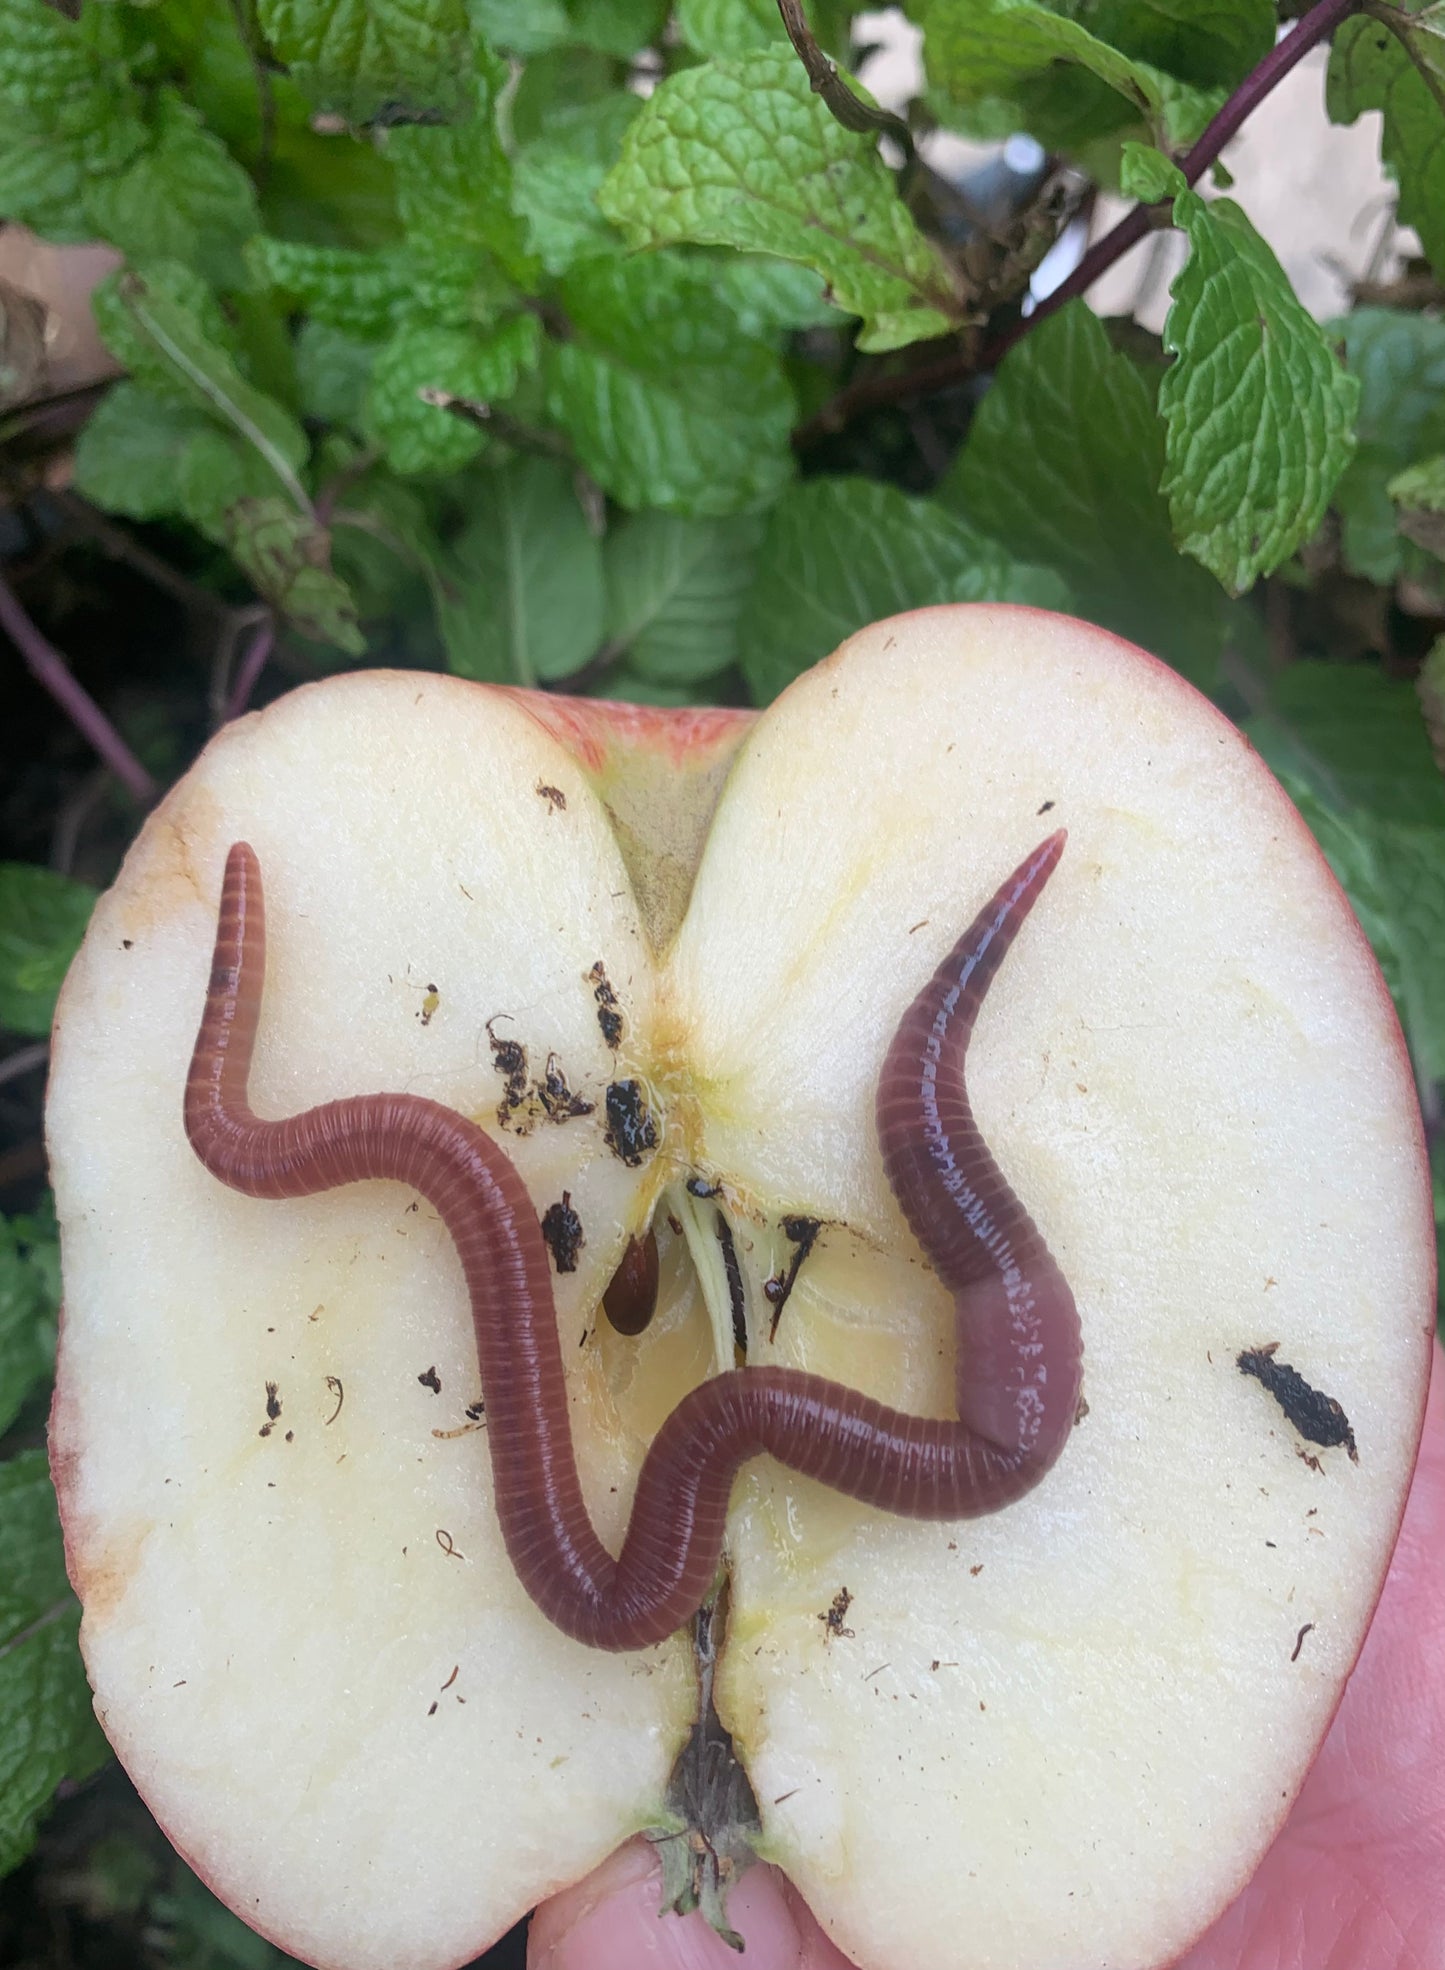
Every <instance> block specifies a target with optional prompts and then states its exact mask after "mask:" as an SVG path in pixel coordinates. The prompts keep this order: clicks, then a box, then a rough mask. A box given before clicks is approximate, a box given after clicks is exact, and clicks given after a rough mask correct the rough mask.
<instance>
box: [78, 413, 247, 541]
mask: <svg viewBox="0 0 1445 1970" xmlns="http://www.w3.org/2000/svg"><path fill="white" fill-rule="evenodd" d="M213 429H214V426H213V425H212V424H211V423H210V421H209V419H208V418H206V417H205V416H203V415H202V413H201V412H200V411H198V410H191V409H189V408H188V407H187V406H186V405H184V404H177V403H169V402H167V401H166V400H165V399H164V398H162V397H155V396H152V395H151V393H150V392H149V391H148V390H145V389H142V387H141V385H140V384H139V383H130V382H121V383H116V384H114V385H113V386H112V387H111V389H110V391H109V392H108V393H107V395H106V396H105V397H104V399H103V400H102V401H101V403H100V404H99V406H98V407H97V409H96V410H95V411H94V412H93V413H92V414H91V417H90V419H89V421H88V422H87V424H86V426H85V428H84V430H83V431H82V432H81V434H80V436H79V438H78V439H77V440H76V445H75V484H76V488H77V490H78V491H80V492H82V493H84V495H85V497H86V498H87V499H90V500H94V502H95V504H96V505H97V506H103V507H104V508H105V509H106V511H107V512H109V513H123V514H125V515H126V516H127V518H129V519H132V520H158V519H161V518H163V517H164V516H165V515H166V514H168V513H175V512H177V511H179V510H180V502H179V500H178V498H177V493H176V478H177V474H178V472H179V470H180V462H181V459H182V457H183V456H184V454H185V451H186V447H187V446H188V445H189V444H190V443H191V441H192V439H193V438H195V437H196V435H197V433H198V432H202V431H210V430H213Z"/></svg>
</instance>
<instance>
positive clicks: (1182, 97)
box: [923, 0, 1223, 146]
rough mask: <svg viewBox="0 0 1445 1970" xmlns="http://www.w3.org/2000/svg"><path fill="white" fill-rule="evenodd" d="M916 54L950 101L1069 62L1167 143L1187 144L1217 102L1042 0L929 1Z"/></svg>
mask: <svg viewBox="0 0 1445 1970" xmlns="http://www.w3.org/2000/svg"><path fill="white" fill-rule="evenodd" d="M923 59H924V63H925V65H926V67H927V70H928V75H929V79H930V81H931V82H933V83H934V84H936V85H937V86H938V87H939V88H941V89H942V90H944V91H945V92H946V94H947V95H948V96H949V97H951V98H952V100H953V101H954V102H957V103H963V104H968V103H977V102H981V101H984V100H986V99H987V98H989V97H994V96H1003V97H1008V96H1011V95H1014V94H1016V93H1018V91H1019V88H1020V85H1021V84H1025V83H1031V82H1033V81H1035V80H1036V79H1038V78H1041V77H1046V76H1047V75H1048V72H1049V71H1050V70H1051V69H1052V67H1053V64H1054V63H1056V62H1068V63H1072V64H1074V65H1076V66H1078V67H1079V68H1082V69H1085V70H1087V72H1088V73H1089V74H1090V75H1092V76H1094V77H1095V78H1096V79H1097V80H1098V81H1100V82H1102V83H1104V84H1105V85H1106V86H1107V87H1108V88H1110V89H1112V90H1113V91H1114V92H1115V94H1116V95H1118V96H1120V97H1122V98H1123V99H1124V101H1125V102H1126V103H1128V104H1130V105H1131V106H1132V108H1133V109H1134V110H1135V111H1136V112H1137V113H1138V114H1139V115H1140V116H1142V117H1143V118H1144V119H1145V120H1146V121H1147V122H1148V124H1149V125H1150V127H1151V129H1152V130H1153V131H1154V132H1155V133H1156V134H1157V135H1158V136H1160V137H1161V138H1163V139H1165V140H1167V141H1168V142H1169V143H1170V144H1171V145H1176V146H1177V145H1180V144H1185V143H1189V142H1192V140H1193V139H1194V138H1195V137H1196V136H1198V134H1199V132H1200V131H1201V130H1202V129H1203V128H1204V125H1205V124H1206V123H1207V122H1208V121H1209V118H1210V117H1211V116H1212V115H1213V114H1214V111H1215V110H1216V109H1217V108H1218V107H1219V104H1220V103H1221V102H1222V101H1223V94H1222V92H1221V91H1219V90H1207V91H1206V90H1199V89H1195V88H1192V87H1191V86H1190V85H1188V84H1187V83H1184V82H1181V81H1179V80H1178V79H1177V78H1176V77H1174V76H1170V75H1166V74H1164V73H1163V72H1162V71H1161V70H1159V69H1157V68H1155V67H1153V66H1152V64H1150V63H1148V62H1142V61H1135V60H1132V59H1131V58H1130V57H1129V56H1128V55H1125V54H1122V53H1121V52H1120V51H1119V49H1117V48H1114V47H1111V46H1110V45H1109V43H1108V42H1107V41H1103V40H1100V39H1099V37H1098V35H1096V34H1091V33H1090V32H1089V30H1088V29H1087V28H1086V27H1085V26H1084V25H1083V24H1082V22H1080V21H1078V20H1075V19H1073V18H1072V16H1070V15H1068V14H1063V13H1055V12H1054V11H1053V9H1052V8H1050V7H1048V6H1045V5H1044V4H1043V0H967V4H964V5H952V6H949V5H943V6H940V5H935V6H931V7H930V8H929V9H928V12H927V15H926V17H925V21H924V41H923Z"/></svg>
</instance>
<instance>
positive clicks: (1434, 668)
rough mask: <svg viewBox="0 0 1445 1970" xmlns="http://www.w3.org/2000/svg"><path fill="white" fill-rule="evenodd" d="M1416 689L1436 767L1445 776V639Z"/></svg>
mask: <svg viewBox="0 0 1445 1970" xmlns="http://www.w3.org/2000/svg"><path fill="white" fill-rule="evenodd" d="M1415 689H1416V691H1417V692H1418V693H1419V695H1420V709H1421V711H1422V712H1424V714H1425V730H1426V731H1427V732H1428V733H1429V734H1430V747H1431V750H1432V751H1433V753H1434V754H1435V764H1436V765H1437V766H1438V767H1439V768H1440V771H1441V772H1442V773H1445V636H1439V637H1437V638H1436V639H1435V642H1434V644H1433V645H1432V646H1431V649H1430V654H1429V655H1428V656H1427V657H1426V659H1425V661H1424V663H1422V664H1421V666H1420V675H1419V676H1418V677H1417V678H1416V679H1415Z"/></svg>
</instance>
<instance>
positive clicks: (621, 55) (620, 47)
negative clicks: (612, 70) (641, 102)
mask: <svg viewBox="0 0 1445 1970" xmlns="http://www.w3.org/2000/svg"><path fill="white" fill-rule="evenodd" d="M568 11H569V12H570V14H571V17H572V22H571V38H572V39H573V40H574V41H576V42H578V43H580V45H581V46H582V47H584V48H595V49H597V51H598V52H599V54H603V55H612V56H614V57H615V58H616V59H617V60H619V61H627V60H629V59H630V57H631V56H633V55H635V54H636V53H637V52H638V50H639V49H641V48H646V47H647V46H648V45H649V43H651V42H653V41H655V40H656V39H657V37H658V36H659V35H660V33H661V32H662V27H663V23H664V22H665V21H666V19H667V14H668V6H667V0H570V5H569V9H568Z"/></svg>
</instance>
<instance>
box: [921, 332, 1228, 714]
mask: <svg viewBox="0 0 1445 1970" xmlns="http://www.w3.org/2000/svg"><path fill="white" fill-rule="evenodd" d="M1163 470H1164V427H1163V425H1162V424H1161V423H1160V422H1159V419H1158V417H1157V416H1156V415H1155V412H1154V406H1153V403H1152V401H1151V398H1150V390H1149V386H1148V384H1147V383H1146V381H1145V379H1144V376H1143V375H1142V374H1141V372H1140V371H1139V370H1138V369H1137V368H1136V366H1135V365H1134V363H1133V362H1131V361H1130V359H1129V357H1128V356H1126V355H1122V354H1120V353H1118V352H1116V351H1115V349H1114V348H1113V346H1112V345H1111V343H1110V341H1109V337H1108V335H1107V334H1106V332H1105V330H1104V325H1103V323H1102V322H1101V321H1100V320H1099V319H1098V317H1097V316H1096V315H1095V314H1093V313H1092V312H1091V311H1090V310H1089V309H1088V308H1087V307H1086V306H1085V304H1084V303H1083V302H1082V301H1071V302H1070V303H1069V305H1068V306H1067V307H1066V308H1063V309H1061V310H1060V311H1059V313H1058V314H1056V315H1053V316H1051V317H1050V318H1049V319H1048V320H1047V321H1043V322H1040V324H1039V326H1038V327H1037V328H1036V329H1035V330H1034V331H1033V333H1032V334H1031V335H1029V336H1027V337H1026V338H1025V340H1024V341H1022V342H1020V343H1019V344H1018V346H1017V347H1016V348H1014V349H1012V350H1010V352H1009V354H1008V355H1007V356H1006V357H1005V358H1004V360H1003V363H1002V364H1001V365H1000V368H999V372H998V375H997V376H996V378H995V379H994V382H993V386H992V388H991V389H990V390H989V392H988V394H987V395H986V396H985V398H984V400H983V402H982V403H981V404H980V405H979V407H978V410H977V412H976V413H975V415H974V420H973V424H972V426H971V428H970V430H969V434H968V441H967V443H966V444H965V446H964V449H963V452H962V454H961V456H960V457H959V459H958V461H957V463H956V464H955V465H954V467H953V469H952V471H951V472H950V473H949V474H948V476H947V478H946V479H945V480H944V482H943V484H942V485H941V486H940V487H939V492H938V497H939V498H940V499H941V500H942V501H943V502H944V503H945V504H946V505H948V506H950V507H951V508H953V509H955V510H956V511H957V512H959V513H961V514H962V515H963V517H964V518H965V519H967V520H969V521H970V522H972V524H973V525H974V526H975V527H976V528H978V529H979V530H980V531H982V532H985V533H988V534H990V535H992V536H993V537H994V538H995V539H996V540H997V541H999V542H1000V543H1001V545H1002V546H1003V548H1004V549H1005V550H1006V551H1007V552H1008V553H1009V554H1010V555H1012V556H1013V557H1015V558H1016V559H1018V560H1020V561H1031V562H1037V563H1040V564H1041V565H1042V566H1044V567H1047V568H1052V569H1054V570H1055V571H1056V572H1057V573H1058V574H1059V576H1060V577H1061V578H1062V579H1063V581H1064V582H1066V583H1067V585H1068V589H1069V593H1070V595H1071V596H1072V598H1073V601H1072V604H1071V606H1072V607H1073V608H1075V609H1076V610H1077V611H1078V612H1080V613H1082V614H1084V615H1086V616H1088V617H1089V618H1090V619H1091V620H1092V621H1094V622H1098V623H1102V624H1103V625H1104V627H1105V628H1107V629H1113V630H1117V631H1118V632H1119V634H1120V635H1122V636H1127V637H1130V638H1132V639H1133V641H1134V642H1136V643H1140V644H1142V645H1143V646H1144V648H1145V649H1148V650H1153V651H1154V652H1155V653H1156V654H1157V655H1159V656H1162V657H1165V658H1167V659H1168V661H1169V662H1170V663H1172V664H1174V665H1175V666H1176V668H1178V669H1179V670H1181V671H1183V672H1184V674H1185V675H1186V676H1187V677H1190V678H1192V679H1193V680H1194V681H1195V682H1196V683H1198V684H1201V685H1203V686H1205V687H1207V686H1208V685H1210V684H1211V683H1212V682H1213V681H1214V672H1215V667H1216V665H1217V663H1218V659H1219V653H1220V649H1221V646H1222V643H1223V635H1224V623H1223V617H1224V610H1225V602H1224V598H1223V596H1222V595H1221V594H1220V592H1219V589H1218V586H1217V585H1216V584H1215V582H1214V581H1213V580H1211V578H1210V577H1209V576H1208V575H1207V574H1206V573H1205V572H1204V570H1203V569H1202V568H1200V567H1199V566H1198V565H1197V564H1196V563H1195V562H1193V561H1186V560H1184V559H1183V558H1182V557H1181V555H1180V554H1179V553H1178V552H1177V550H1176V548H1175V546H1174V537H1173V533H1172V530H1171V528H1170V524H1169V510H1168V507H1167V506H1166V505H1165V502H1164V499H1163V496H1162V494H1161V493H1160V491H1159V480H1160V476H1161V475H1162V473H1163Z"/></svg>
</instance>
